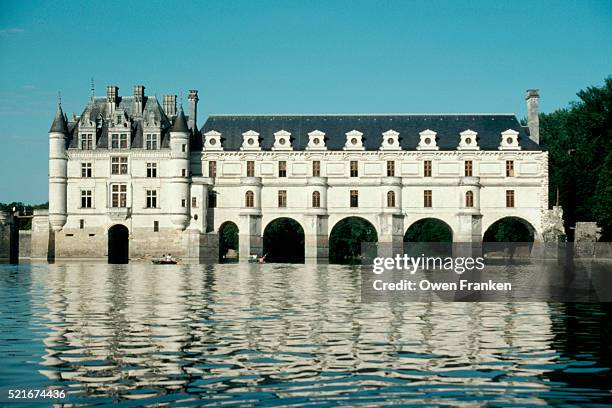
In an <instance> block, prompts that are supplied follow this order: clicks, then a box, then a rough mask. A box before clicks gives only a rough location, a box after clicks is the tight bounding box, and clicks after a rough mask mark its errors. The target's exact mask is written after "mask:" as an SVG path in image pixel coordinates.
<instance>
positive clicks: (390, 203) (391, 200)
mask: <svg viewBox="0 0 612 408" xmlns="http://www.w3.org/2000/svg"><path fill="white" fill-rule="evenodd" d="M387 207H395V192H394V191H389V192H388V193H387Z"/></svg>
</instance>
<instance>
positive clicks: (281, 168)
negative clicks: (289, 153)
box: [278, 160, 287, 177]
mask: <svg viewBox="0 0 612 408" xmlns="http://www.w3.org/2000/svg"><path fill="white" fill-rule="evenodd" d="M278 177H287V162H286V161H284V160H281V161H279V162H278Z"/></svg>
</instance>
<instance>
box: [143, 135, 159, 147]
mask: <svg viewBox="0 0 612 408" xmlns="http://www.w3.org/2000/svg"><path fill="white" fill-rule="evenodd" d="M157 146H158V144H157V134H155V133H147V135H146V136H145V149H147V150H157Z"/></svg>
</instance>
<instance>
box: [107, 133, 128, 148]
mask: <svg viewBox="0 0 612 408" xmlns="http://www.w3.org/2000/svg"><path fill="white" fill-rule="evenodd" d="M127 147H128V135H127V134H126V133H113V134H111V149H127Z"/></svg>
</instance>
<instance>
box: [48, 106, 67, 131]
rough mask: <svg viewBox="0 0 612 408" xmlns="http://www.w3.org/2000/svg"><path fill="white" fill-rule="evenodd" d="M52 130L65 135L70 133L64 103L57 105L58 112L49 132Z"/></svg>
mask: <svg viewBox="0 0 612 408" xmlns="http://www.w3.org/2000/svg"><path fill="white" fill-rule="evenodd" d="M51 132H57V133H63V134H65V135H67V134H68V126H67V125H66V116H64V112H62V105H57V112H55V118H54V119H53V123H52V124H51V129H49V133H51Z"/></svg>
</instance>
